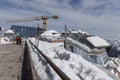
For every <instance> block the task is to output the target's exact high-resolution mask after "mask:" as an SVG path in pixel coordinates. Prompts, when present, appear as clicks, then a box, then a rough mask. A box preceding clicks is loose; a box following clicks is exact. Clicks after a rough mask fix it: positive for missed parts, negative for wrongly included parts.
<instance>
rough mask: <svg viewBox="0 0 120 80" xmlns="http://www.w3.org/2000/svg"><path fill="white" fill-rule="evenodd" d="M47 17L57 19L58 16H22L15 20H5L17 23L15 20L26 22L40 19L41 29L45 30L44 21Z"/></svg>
mask: <svg viewBox="0 0 120 80" xmlns="http://www.w3.org/2000/svg"><path fill="white" fill-rule="evenodd" d="M48 19H58V16H56V15H54V16H36V17H31V18H24V19H16V20H10V21H7V23H17V22H28V21H39V20H42V21H43V22H42V24H43V30H46V25H47V23H46V21H47V20H48Z"/></svg>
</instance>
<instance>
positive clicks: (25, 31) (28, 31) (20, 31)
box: [10, 25, 37, 38]
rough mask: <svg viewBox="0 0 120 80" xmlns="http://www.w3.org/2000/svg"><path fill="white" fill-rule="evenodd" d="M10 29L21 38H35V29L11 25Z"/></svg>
mask: <svg viewBox="0 0 120 80" xmlns="http://www.w3.org/2000/svg"><path fill="white" fill-rule="evenodd" d="M10 29H11V30H13V31H14V32H15V34H16V35H19V36H20V37H22V38H28V37H35V36H36V34H37V28H36V27H29V26H19V25H12V26H11V28H10Z"/></svg>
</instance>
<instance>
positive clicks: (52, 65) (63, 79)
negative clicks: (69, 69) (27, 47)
mask: <svg viewBox="0 0 120 80" xmlns="http://www.w3.org/2000/svg"><path fill="white" fill-rule="evenodd" d="M29 43H30V44H31V45H32V46H34V47H35V49H36V50H37V51H38V52H39V53H40V54H41V55H42V57H43V58H44V59H45V60H46V61H47V62H48V64H49V65H50V66H51V67H52V68H53V70H54V71H55V72H56V73H57V74H58V75H59V76H60V77H61V79H62V80H71V79H70V78H69V77H68V76H67V75H66V74H65V73H64V72H63V71H62V70H61V69H60V68H58V67H57V66H56V65H55V64H54V63H53V62H52V61H51V60H50V59H49V58H48V57H47V56H46V55H45V54H43V53H42V51H40V50H39V49H38V48H37V46H35V45H34V44H33V43H32V42H31V41H29Z"/></svg>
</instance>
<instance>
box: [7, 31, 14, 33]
mask: <svg viewBox="0 0 120 80" xmlns="http://www.w3.org/2000/svg"><path fill="white" fill-rule="evenodd" d="M5 33H14V31H13V30H8V31H6V32H5Z"/></svg>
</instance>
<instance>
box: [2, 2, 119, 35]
mask: <svg viewBox="0 0 120 80" xmlns="http://www.w3.org/2000/svg"><path fill="white" fill-rule="evenodd" d="M43 15H45V16H53V15H58V16H59V19H57V20H54V19H49V20H48V21H47V28H48V29H55V30H58V31H62V30H63V29H64V25H65V24H66V25H67V27H68V28H72V29H76V30H77V29H81V30H85V31H87V32H88V33H90V34H96V35H100V36H119V34H120V0H0V26H2V27H5V28H9V27H10V26H11V25H12V24H6V23H5V22H6V21H8V20H13V19H22V18H30V17H34V16H43ZM37 24H38V22H37V21H31V22H24V23H15V25H26V26H34V27H36V26H37ZM39 24H40V26H42V22H41V21H40V22H39Z"/></svg>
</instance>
